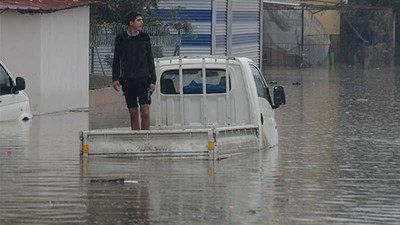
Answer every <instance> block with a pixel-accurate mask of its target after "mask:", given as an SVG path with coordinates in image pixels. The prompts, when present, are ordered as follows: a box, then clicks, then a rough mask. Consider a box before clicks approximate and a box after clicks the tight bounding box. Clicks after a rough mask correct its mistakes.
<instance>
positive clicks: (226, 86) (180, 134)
mask: <svg viewBox="0 0 400 225" xmlns="http://www.w3.org/2000/svg"><path fill="white" fill-rule="evenodd" d="M155 64H156V75H157V87H156V91H155V93H153V95H152V104H151V107H150V117H151V128H150V130H148V131H132V130H130V129H129V128H125V129H121V128H115V129H103V130H90V131H84V132H80V140H81V154H82V155H83V156H96V155H97V156H138V157H145V156H151V157H168V158H170V157H171V158H174V157H178V158H181V157H190V158H197V159H209V160H218V159H222V158H225V157H228V156H231V155H236V154H241V153H246V152H249V151H254V150H260V149H266V148H271V147H273V146H275V145H277V144H278V131H277V125H276V122H275V118H274V109H276V108H278V107H279V106H280V105H284V104H285V94H284V90H283V87H280V86H275V87H274V88H273V92H274V100H273V101H272V98H271V96H270V92H269V90H268V85H267V83H266V82H265V80H264V77H263V75H262V73H261V71H260V70H259V68H258V67H257V66H256V64H255V63H254V62H253V61H251V60H250V59H247V58H241V57H229V58H227V57H218V56H202V57H170V58H160V59H156V62H155Z"/></svg>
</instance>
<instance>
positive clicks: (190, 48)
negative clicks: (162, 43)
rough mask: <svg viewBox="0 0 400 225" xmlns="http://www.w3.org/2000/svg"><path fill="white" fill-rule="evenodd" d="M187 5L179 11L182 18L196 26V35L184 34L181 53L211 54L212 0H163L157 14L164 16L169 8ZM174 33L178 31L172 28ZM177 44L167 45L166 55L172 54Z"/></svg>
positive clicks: (156, 11) (159, 4)
mask: <svg viewBox="0 0 400 225" xmlns="http://www.w3.org/2000/svg"><path fill="white" fill-rule="evenodd" d="M178 6H179V7H185V8H184V9H183V10H180V11H179V16H180V18H184V19H187V20H189V21H190V22H191V23H192V25H194V26H195V30H194V34H195V37H194V38H193V37H190V36H189V35H183V36H182V42H181V43H182V45H181V48H180V52H181V55H210V54H211V44H212V43H211V30H212V29H211V19H212V12H211V6H212V2H211V0H201V1H199V0H161V1H160V2H159V3H158V9H157V10H155V14H156V16H162V15H163V14H164V13H165V12H168V11H169V10H174V9H176V7H178ZM171 33H172V34H176V31H174V30H171ZM174 50H175V46H166V47H165V48H164V51H163V52H164V56H172V55H173V54H174Z"/></svg>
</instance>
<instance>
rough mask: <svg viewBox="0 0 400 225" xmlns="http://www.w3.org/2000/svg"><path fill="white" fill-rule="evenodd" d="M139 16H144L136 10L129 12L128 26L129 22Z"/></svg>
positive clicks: (127, 17)
mask: <svg viewBox="0 0 400 225" xmlns="http://www.w3.org/2000/svg"><path fill="white" fill-rule="evenodd" d="M138 16H142V14H140V13H138V12H134V11H132V12H129V13H128V14H127V15H126V23H127V24H128V26H129V22H131V21H135V20H136V18H137V17H138Z"/></svg>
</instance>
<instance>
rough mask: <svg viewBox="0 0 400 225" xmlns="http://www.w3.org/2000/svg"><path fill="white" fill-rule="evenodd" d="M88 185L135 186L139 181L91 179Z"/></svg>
mask: <svg viewBox="0 0 400 225" xmlns="http://www.w3.org/2000/svg"><path fill="white" fill-rule="evenodd" d="M90 183H121V184H122V183H124V184H137V183H139V181H137V180H126V179H125V178H113V179H105V178H100V179H91V180H90Z"/></svg>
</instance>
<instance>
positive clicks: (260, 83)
mask: <svg viewBox="0 0 400 225" xmlns="http://www.w3.org/2000/svg"><path fill="white" fill-rule="evenodd" d="M250 68H251V73H252V74H253V76H254V81H255V82H256V87H257V94H258V97H262V98H265V99H267V100H268V102H269V104H271V106H272V101H271V95H270V94H269V91H268V86H267V85H266V84H265V82H264V79H263V77H262V74H261V72H260V70H259V69H258V68H257V67H256V66H254V65H250Z"/></svg>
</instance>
